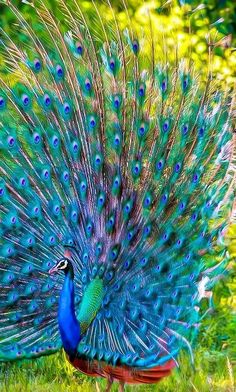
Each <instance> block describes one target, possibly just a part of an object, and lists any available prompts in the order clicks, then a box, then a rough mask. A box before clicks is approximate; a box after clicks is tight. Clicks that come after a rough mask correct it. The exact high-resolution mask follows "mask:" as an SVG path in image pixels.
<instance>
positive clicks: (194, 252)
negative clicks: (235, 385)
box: [0, 0, 235, 382]
mask: <svg viewBox="0 0 236 392" xmlns="http://www.w3.org/2000/svg"><path fill="white" fill-rule="evenodd" d="M58 4H59V5H60V7H61V10H62V11H63V14H64V20H65V25H66V27H67V30H66V32H65V33H64V34H63V33H62V29H60V28H59V26H58V23H57V21H56V20H55V19H54V18H53V16H52V14H51V13H50V11H49V10H48V9H47V7H46V6H45V4H44V2H41V1H39V2H38V6H36V5H35V6H34V5H32V12H35V13H36V14H37V18H38V22H39V26H40V27H39V31H37V30H36V28H35V29H33V28H32V27H31V26H30V25H29V24H28V23H27V21H26V20H25V19H24V18H23V16H22V15H21V13H20V12H19V11H18V9H17V8H16V7H15V6H14V5H13V4H10V3H9V5H8V7H9V8H10V9H11V10H12V12H13V14H14V17H16V18H17V21H18V24H19V28H20V31H21V33H20V35H19V37H20V38H21V39H22V41H23V42H24V44H23V49H22V46H21V45H16V44H15V43H14V42H13V41H12V40H11V38H10V37H9V36H8V35H7V34H6V33H5V32H4V31H2V36H3V38H2V45H1V51H2V54H3V55H4V58H5V63H4V67H6V69H7V71H8V73H9V72H10V75H9V76H8V75H7V77H5V76H3V77H2V79H1V93H0V126H1V130H0V157H1V167H0V172H1V181H0V199H1V205H0V214H1V215H0V235H1V250H0V279H1V286H2V290H1V294H0V311H1V320H2V321H1V326H0V335H1V338H0V359H1V360H6V359H15V358H22V357H32V356H39V355H42V354H49V353H51V352H53V351H55V350H57V349H59V348H60V347H61V340H60V337H59V334H58V328H57V299H58V295H59V291H60V288H61V284H62V278H61V277H59V278H58V279H55V278H51V277H48V270H49V269H50V268H51V266H52V265H53V263H54V262H55V261H57V260H58V259H60V258H61V257H63V255H64V252H65V247H68V246H69V247H71V254H72V256H71V257H72V262H73V266H74V269H75V284H76V309H77V313H78V314H79V315H80V317H82V318H83V314H81V312H82V311H81V308H80V301H81V298H82V297H83V294H84V292H85V290H86V288H87V287H88V284H89V283H90V282H91V281H93V280H94V279H95V278H100V279H102V281H103V286H104V289H105V296H104V298H99V301H102V306H101V308H100V310H99V312H98V313H97V315H96V317H94V318H93V321H92V322H91V324H90V325H85V329H86V331H85V332H84V335H83V338H82V340H81V342H80V344H79V346H78V353H79V355H80V357H81V358H82V359H83V358H86V359H90V360H93V359H94V360H96V361H106V362H108V363H109V364H110V365H111V366H112V365H115V364H118V365H119V366H120V365H124V366H131V367H139V368H146V369H147V368H148V369H151V368H153V367H155V366H162V365H163V366H164V364H166V363H167V364H168V363H170V364H173V363H176V362H177V361H176V357H177V355H178V353H179V351H180V350H181V348H182V347H187V348H188V349H189V350H190V351H191V342H192V341H193V340H194V337H195V335H196V333H197V330H198V325H199V321H200V315H199V311H198V306H199V302H200V299H201V295H200V294H199V284H200V282H201V279H202V277H204V274H205V275H207V276H208V275H209V276H210V278H212V279H214V276H215V275H217V274H218V273H223V272H224V270H225V266H226V264H227V254H226V248H225V245H224V243H223V241H222V232H223V230H224V229H225V227H226V224H227V214H228V215H229V213H230V211H231V206H232V197H233V195H232V188H233V181H235V166H234V165H235V162H234V161H235V156H234V153H233V142H232V124H231V120H232V113H231V107H230V104H231V100H230V96H229V94H228V91H225V92H224V91H223V92H222V91H219V90H218V88H217V83H215V82H214V81H213V80H212V75H211V72H210V71H209V74H208V75H207V77H206V80H204V79H202V77H201V75H199V74H197V73H196V71H195V69H194V66H193V64H192V63H191V61H180V62H178V61H176V64H175V66H173V67H172V66H171V65H169V64H168V63H167V61H165V59H164V61H162V62H159V63H157V61H156V54H155V50H154V49H155V40H154V37H153V34H151V40H150V44H151V45H150V46H151V49H152V50H151V57H150V58H149V57H148V56H147V54H146V51H145V50H144V48H143V47H142V44H141V41H140V40H139V38H138V37H137V36H136V35H135V33H134V31H133V29H132V26H131V25H130V26H129V29H127V30H125V32H124V33H123V32H121V30H120V27H119V23H118V21H117V19H116V17H115V15H114V12H112V9H111V5H110V2H109V1H108V6H107V9H108V10H110V9H111V11H109V12H111V15H113V19H114V22H113V24H112V27H111V31H110V30H109V29H106V26H105V22H104V20H103V18H102V16H101V15H100V14H99V12H98V10H97V8H96V5H94V7H95V13H96V15H97V16H96V20H98V21H99V26H100V27H99V28H98V29H99V30H97V31H101V35H102V36H104V43H102V44H101V42H100V40H99V39H98V38H97V37H96V36H95V34H93V30H91V29H90V28H89V24H88V22H87V20H86V16H85V15H84V13H83V12H82V10H81V8H80V5H79V3H78V2H76V1H75V2H74V4H73V6H72V9H70V7H69V6H68V5H67V4H66V2H65V1H64V0H60V1H59V2H58ZM150 26H151V16H150ZM151 27H152V26H151ZM96 28H97V27H96ZM40 30H44V34H40ZM151 33H152V31H151ZM9 77H11V78H12V79H14V81H15V82H14V84H13V83H12V82H10V83H9V81H8V79H9ZM213 218H214V220H213ZM207 251H208V252H210V261H209V260H206V259H205V258H204V256H203V254H204V253H206V252H207ZM216 255H218V256H219V257H223V258H225V261H224V262H223V263H222V264H219V266H218V268H214V266H215V264H216V262H215V256H216ZM202 293H203V291H201V294H202ZM87 311H88V312H89V311H90V310H89V309H88V310H87ZM168 361H170V362H168ZM166 366H167V365H166ZM167 367H168V366H167ZM114 371H115V370H114ZM163 371H164V370H163ZM165 371H166V372H168V371H169V370H168V369H167V370H165ZM165 371H164V372H165ZM140 372H141V373H140V374H139V375H140V377H141V379H142V380H144V378H145V377H144V375H143V374H142V371H140ZM151 374H152V371H151V370H150V376H151ZM144 381H145V380H144ZM144 381H142V382H144Z"/></svg>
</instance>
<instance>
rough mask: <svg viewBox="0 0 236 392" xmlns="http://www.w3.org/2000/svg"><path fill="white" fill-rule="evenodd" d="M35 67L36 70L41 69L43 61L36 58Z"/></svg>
mask: <svg viewBox="0 0 236 392" xmlns="http://www.w3.org/2000/svg"><path fill="white" fill-rule="evenodd" d="M34 69H35V70H36V71H39V70H40V69H41V62H40V60H39V59H35V60H34Z"/></svg>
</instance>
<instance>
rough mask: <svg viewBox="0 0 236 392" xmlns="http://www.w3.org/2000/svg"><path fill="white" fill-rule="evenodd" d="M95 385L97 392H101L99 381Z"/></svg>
mask: <svg viewBox="0 0 236 392" xmlns="http://www.w3.org/2000/svg"><path fill="white" fill-rule="evenodd" d="M95 385H96V391H97V392H101V390H100V387H99V383H98V381H96V382H95Z"/></svg>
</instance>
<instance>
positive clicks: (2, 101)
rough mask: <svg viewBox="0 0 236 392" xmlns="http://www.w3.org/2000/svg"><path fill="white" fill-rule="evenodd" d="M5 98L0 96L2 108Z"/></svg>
mask: <svg viewBox="0 0 236 392" xmlns="http://www.w3.org/2000/svg"><path fill="white" fill-rule="evenodd" d="M4 103H5V100H4V98H3V97H0V107H1V108H2V107H3V106H4Z"/></svg>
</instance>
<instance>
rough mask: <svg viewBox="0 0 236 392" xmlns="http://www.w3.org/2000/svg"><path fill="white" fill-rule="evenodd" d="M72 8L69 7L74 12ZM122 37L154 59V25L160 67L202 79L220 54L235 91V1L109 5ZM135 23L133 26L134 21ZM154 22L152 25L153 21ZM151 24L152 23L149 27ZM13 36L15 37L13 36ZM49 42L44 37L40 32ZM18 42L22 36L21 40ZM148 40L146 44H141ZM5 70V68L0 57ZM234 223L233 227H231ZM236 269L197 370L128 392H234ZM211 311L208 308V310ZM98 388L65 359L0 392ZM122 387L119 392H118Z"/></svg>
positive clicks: (234, 237)
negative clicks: (182, 65) (171, 65)
mask: <svg viewBox="0 0 236 392" xmlns="http://www.w3.org/2000/svg"><path fill="white" fill-rule="evenodd" d="M77 1H78V2H79V4H80V5H81V7H82V9H83V10H84V13H85V15H86V18H87V21H88V23H89V25H90V26H91V29H92V30H93V31H94V32H96V35H97V39H98V40H99V39H100V30H99V29H101V27H100V25H99V23H98V21H97V14H96V12H95V10H94V5H93V3H92V2H91V1H83V0H77ZM43 2H44V3H45V4H47V6H48V7H49V8H50V9H51V10H52V13H53V14H54V15H55V17H56V18H57V20H58V21H59V23H60V25H61V28H62V29H65V28H66V27H65V24H64V21H63V14H62V13H61V11H60V10H59V7H58V2H57V0H48V1H47V0H43ZM71 2H72V0H67V4H70V3H71ZM13 3H14V5H15V6H17V8H18V9H20V10H21V12H22V13H23V14H24V16H25V17H26V19H27V20H29V21H30V23H32V24H33V25H34V24H36V23H37V21H36V18H35V17H34V14H33V13H32V9H31V7H30V6H29V5H27V1H20V0H14V1H13ZM94 3H95V4H96V6H97V8H98V9H99V11H100V13H101V15H102V17H103V18H104V20H105V22H106V23H110V21H111V20H112V13H111V11H110V10H109V9H108V7H107V5H106V4H105V2H102V1H94ZM111 4H112V6H113V9H114V11H115V14H116V17H117V20H118V21H119V24H120V27H121V29H122V30H123V29H125V28H126V27H127V26H129V24H130V23H131V24H132V28H133V29H134V31H135V32H136V34H137V36H138V37H139V39H140V40H141V43H142V46H143V48H142V49H143V50H144V51H146V52H147V56H148V53H149V51H150V42H148V39H147V40H146V41H145V40H144V36H146V37H149V36H150V23H151V29H152V32H153V36H154V37H155V44H156V57H157V59H156V60H157V61H158V60H159V61H160V62H161V61H162V60H163V53H164V51H165V48H167V53H168V61H170V62H171V61H174V58H175V49H176V47H178V53H179V57H180V58H182V57H185V58H189V57H191V59H192V60H193V61H194V63H195V66H196V68H197V69H199V71H200V70H201V72H204V71H206V70H207V67H208V59H209V57H208V44H207V41H208V42H210V44H211V45H212V47H214V59H213V62H212V69H213V72H214V74H215V75H216V76H217V78H218V80H219V81H220V83H221V84H222V86H223V87H224V86H225V85H226V84H227V85H228V86H229V87H230V88H232V87H233V85H234V84H235V81H236V1H235V0H203V1H202V2H199V1H195V0H192V1H191V0H186V1H185V0H179V1H177V0H173V1H171V0H168V1H166V2H164V1H158V0H152V1H142V0H126V4H127V12H126V11H125V10H124V6H123V4H122V1H117V0H111ZM128 15H129V17H130V20H129V17H128ZM149 15H151V18H150V17H149ZM150 20H151V22H150ZM12 23H15V19H14V17H13V15H12V13H11V12H10V11H9V9H8V8H7V5H6V4H4V3H2V4H0V25H1V27H2V28H4V30H5V31H7V32H8V33H9V32H11V28H12ZM11 35H12V32H11ZM42 35H43V32H42ZM15 40H16V42H17V35H16V37H15ZM142 40H143V41H142ZM0 65H1V68H3V66H4V64H3V62H2V59H1V57H0ZM229 223H230V222H229ZM228 249H229V253H230V255H231V256H232V260H234V258H235V256H236V225H235V224H230V229H229V231H228ZM235 270H236V268H235V263H234V262H233V261H232V262H231V263H230V265H229V268H228V272H227V274H226V275H227V276H226V279H223V280H222V281H221V282H219V283H218V284H217V286H216V289H215V291H214V295H213V302H214V309H213V310H211V312H210V314H209V315H208V316H209V317H206V318H205V319H204V320H203V323H202V326H201V331H200V334H199V338H198V341H197V344H196V347H195V349H194V355H195V363H194V365H191V364H190V361H189V356H188V355H187V354H186V355H185V354H183V355H182V358H181V360H180V363H181V370H176V371H175V372H174V374H173V375H172V376H171V377H169V378H168V379H166V380H164V381H162V382H161V383H160V384H159V385H155V386H148V387H146V386H141V387H128V388H127V391H129V390H130V391H131V390H132V391H165V392H168V391H169V392H171V391H176V390H178V391H179V392H181V391H186V392H191V391H195V392H196V391H197V392H210V391H211V392H217V391H219V392H223V391H229V392H233V391H235V390H236V389H235V388H236V366H235V365H236V271H235ZM204 308H205V310H207V303H206V304H205V305H204V303H203V313H204ZM101 386H102V388H104V383H103V382H101ZM94 390H95V387H94V381H93V380H92V379H88V378H86V377H85V376H83V375H81V374H79V373H78V372H76V371H75V370H74V369H73V368H72V367H71V366H70V365H69V364H68V363H67V362H66V361H65V358H64V354H63V353H59V354H56V355H54V356H51V357H48V358H40V359H38V360H34V361H28V362H18V363H15V364H10V363H6V364H2V365H0V391H3V392H4V391H5V392H11V391H14V392H18V391H19V392H27V391H30V392H31V391H34V392H47V391H50V392H53V391H57V392H60V391H63V392H66V391H68V392H69V391H70V392H73V391H83V392H86V391H94ZM116 390H117V387H116V386H115V387H114V391H116Z"/></svg>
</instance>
